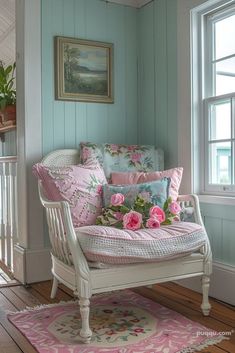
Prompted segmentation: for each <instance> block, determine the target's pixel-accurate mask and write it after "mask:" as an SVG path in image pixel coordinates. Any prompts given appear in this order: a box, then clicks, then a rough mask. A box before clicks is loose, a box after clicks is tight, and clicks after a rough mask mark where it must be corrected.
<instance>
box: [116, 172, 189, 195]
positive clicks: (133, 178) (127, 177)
mask: <svg viewBox="0 0 235 353" xmlns="http://www.w3.org/2000/svg"><path fill="white" fill-rule="evenodd" d="M182 175H183V168H181V167H179V168H172V169H168V170H163V171H161V172H148V173H144V172H127V173H123V172H113V173H112V174H111V183H112V184H117V185H121V184H125V185H126V184H140V183H146V182H149V181H154V180H160V179H162V178H170V179H171V182H170V187H169V196H171V197H172V199H173V200H174V201H175V200H176V199H177V197H178V194H179V188H180V183H181V179H182Z"/></svg>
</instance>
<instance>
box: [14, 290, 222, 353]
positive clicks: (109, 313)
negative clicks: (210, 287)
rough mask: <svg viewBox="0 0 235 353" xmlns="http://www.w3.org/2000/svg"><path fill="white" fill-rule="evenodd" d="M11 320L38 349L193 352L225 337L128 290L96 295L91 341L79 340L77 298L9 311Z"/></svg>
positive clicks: (55, 352)
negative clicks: (72, 300)
mask: <svg viewBox="0 0 235 353" xmlns="http://www.w3.org/2000/svg"><path fill="white" fill-rule="evenodd" d="M8 319H9V320H10V321H11V322H12V323H13V324H14V325H15V326H16V327H17V329H19V330H20V332H21V333H23V335H24V336H25V337H26V338H27V339H28V340H29V341H30V343H31V344H32V345H33V346H34V347H35V348H36V350H37V351H38V352H40V353H157V352H161V353H189V352H197V351H200V350H201V349H203V348H205V347H207V346H209V345H213V344H215V343H217V342H220V341H221V340H222V339H224V337H223V336H220V335H219V333H217V332H215V331H213V330H210V329H208V328H206V327H204V326H202V325H200V324H198V323H196V322H193V321H191V320H189V319H187V318H185V317H184V316H182V315H180V314H178V313H176V312H175V311H172V310H170V309H167V308H165V307H163V306H161V305H160V304H157V303H155V302H153V301H151V300H150V299H147V298H144V297H142V296H140V295H139V294H136V293H133V292H132V291H130V290H125V291H119V292H112V293H108V294H101V295H97V296H94V297H93V298H92V300H91V313H90V326H91V328H92V331H93V336H92V340H91V342H90V344H83V343H81V341H80V339H79V330H80V326H81V322H80V313H79V307H78V303H77V302H69V303H60V304H54V305H48V306H42V307H38V308H34V309H28V310H24V311H23V312H19V313H10V314H8Z"/></svg>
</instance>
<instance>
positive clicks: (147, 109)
mask: <svg viewBox="0 0 235 353" xmlns="http://www.w3.org/2000/svg"><path fill="white" fill-rule="evenodd" d="M176 29H177V1H176V0H155V1H152V2H151V3H149V4H147V5H146V6H144V7H143V8H141V9H140V11H138V38H139V48H138V50H139V52H138V54H139V55H138V56H139V60H138V63H139V65H138V73H139V75H138V82H139V100H138V101H139V107H138V110H139V130H138V140H139V142H140V143H149V144H154V145H155V146H158V147H161V148H162V149H163V150H164V152H165V166H166V167H173V166H177V161H178V152H177V144H178V143H177V31H176Z"/></svg>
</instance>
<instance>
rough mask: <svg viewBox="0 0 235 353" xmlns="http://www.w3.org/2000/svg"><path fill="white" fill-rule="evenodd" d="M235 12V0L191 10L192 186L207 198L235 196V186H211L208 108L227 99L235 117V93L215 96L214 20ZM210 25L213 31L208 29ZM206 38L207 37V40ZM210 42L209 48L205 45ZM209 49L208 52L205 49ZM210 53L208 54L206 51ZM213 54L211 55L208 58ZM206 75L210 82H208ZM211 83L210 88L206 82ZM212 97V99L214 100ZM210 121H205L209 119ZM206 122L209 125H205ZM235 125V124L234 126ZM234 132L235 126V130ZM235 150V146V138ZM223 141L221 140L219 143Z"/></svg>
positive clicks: (234, 170)
mask: <svg viewBox="0 0 235 353" xmlns="http://www.w3.org/2000/svg"><path fill="white" fill-rule="evenodd" d="M231 9H234V11H235V1H234V0H232V1H231V0H230V1H226V0H224V1H213V2H212V1H207V2H206V3H203V4H202V5H201V6H199V7H198V8H195V9H192V11H191V38H190V39H191V92H192V96H191V98H192V101H191V112H192V125H191V129H192V141H191V143H192V158H193V163H192V180H193V182H192V186H193V190H192V191H193V192H197V193H200V194H204V195H205V194H207V195H218V196H225V197H227V196H229V197H231V196H232V197H234V196H235V185H231V186H230V185H226V184H225V185H222V184H209V151H208V146H209V143H208V140H209V139H208V136H209V135H208V131H209V130H208V128H209V127H208V117H207V111H208V105H209V104H211V103H212V102H216V101H218V100H224V99H226V98H227V99H228V98H230V99H233V104H232V114H233V116H234V109H235V108H234V106H235V99H234V97H235V93H232V94H225V95H221V96H217V97H216V96H214V97H213V96H212V93H213V92H212V89H213V87H214V85H212V66H211V62H212V57H211V56H210V55H212V45H213V43H212V42H213V41H212V40H208V35H209V36H210V37H209V38H212V21H207V19H210V18H213V20H214V19H216V20H218V19H222V18H224V17H227V14H226V12H227V11H230V12H231ZM208 24H209V25H210V26H211V28H208ZM205 36H206V37H205ZM205 41H206V46H205ZM205 48H206V49H205ZM206 51H207V52H206ZM208 53H209V55H208ZM205 73H207V77H208V75H209V80H205V78H206V77H205ZM208 81H209V82H210V84H209V86H206V85H205V84H204V82H208ZM211 96H212V97H211ZM206 117H207V119H206V120H205V118H206ZM205 122H206V124H205ZM233 125H234V124H233ZM233 131H234V127H233ZM232 137H233V139H232V141H233V144H232V145H233V148H234V144H235V140H234V136H232ZM218 142H219V141H218ZM232 153H233V165H232V169H233V172H232V174H233V177H235V176H234V175H235V167H234V164H235V156H234V151H232Z"/></svg>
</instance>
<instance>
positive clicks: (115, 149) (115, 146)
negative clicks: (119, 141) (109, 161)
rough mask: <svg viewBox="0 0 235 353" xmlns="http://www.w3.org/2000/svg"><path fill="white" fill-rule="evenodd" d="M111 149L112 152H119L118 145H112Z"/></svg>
mask: <svg viewBox="0 0 235 353" xmlns="http://www.w3.org/2000/svg"><path fill="white" fill-rule="evenodd" d="M110 148H111V150H112V151H113V152H117V151H118V148H119V147H118V145H114V144H113V145H110Z"/></svg>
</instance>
